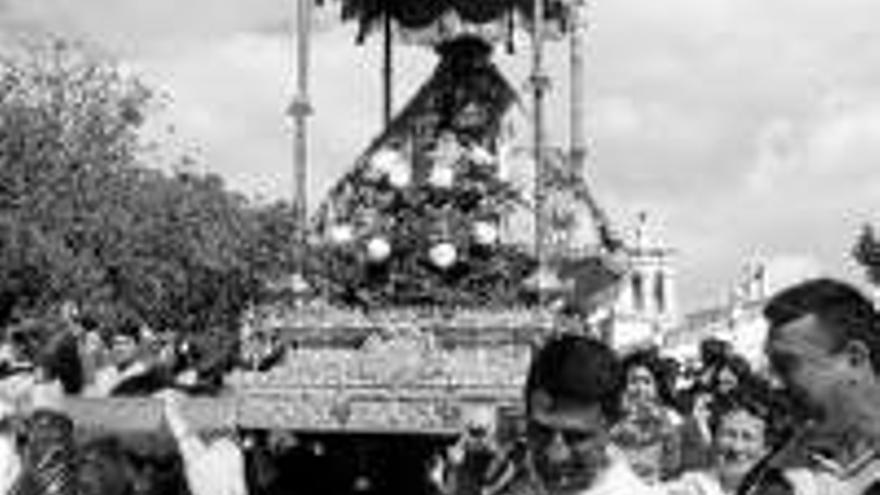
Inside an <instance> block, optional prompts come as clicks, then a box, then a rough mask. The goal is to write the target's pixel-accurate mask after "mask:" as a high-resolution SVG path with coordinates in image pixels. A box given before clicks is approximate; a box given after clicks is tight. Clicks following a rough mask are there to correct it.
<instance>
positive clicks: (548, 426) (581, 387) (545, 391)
mask: <svg viewBox="0 0 880 495" xmlns="http://www.w3.org/2000/svg"><path fill="white" fill-rule="evenodd" d="M623 389H624V377H623V369H622V366H621V364H620V362H619V361H618V359H617V357H616V356H615V354H614V352H613V351H612V350H611V349H609V348H608V347H607V346H606V345H605V344H603V343H602V342H599V341H597V340H593V339H589V338H586V337H581V336H575V335H565V336H561V337H556V338H554V339H552V340H550V341H549V342H548V343H547V344H546V345H545V346H544V347H543V348H541V349H540V350H539V351H538V352H537V354H536V355H535V357H534V359H533V361H532V364H531V366H530V369H529V373H528V377H527V380H526V387H525V401H526V416H527V425H526V444H527V455H526V463H525V464H526V469H525V471H524V476H522V477H520V479H519V480H517V482H515V483H514V485H513V486H512V488H511V492H513V493H518V494H519V493H522V494H525V493H547V494H550V495H562V494H571V495H598V494H602V495H617V494H620V495H641V494H649V493H654V492H653V491H652V489H651V488H649V487H647V486H646V485H645V484H644V483H643V482H642V481H641V480H639V478H638V477H637V476H636V475H635V473H633V471H632V469H631V468H630V467H629V465H628V464H627V462H626V459H625V456H624V455H623V454H622V453H621V452H620V451H619V450H617V449H616V448H615V447H613V446H612V445H611V442H610V430H611V428H612V427H613V426H614V424H615V423H616V422H617V421H618V419H619V418H620V416H621V400H622V394H623Z"/></svg>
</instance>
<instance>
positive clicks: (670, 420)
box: [611, 350, 681, 484]
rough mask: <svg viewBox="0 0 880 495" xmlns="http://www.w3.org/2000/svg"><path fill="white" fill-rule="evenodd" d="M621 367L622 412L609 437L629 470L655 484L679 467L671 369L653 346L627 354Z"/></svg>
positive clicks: (678, 443) (676, 422) (677, 431)
mask: <svg viewBox="0 0 880 495" xmlns="http://www.w3.org/2000/svg"><path fill="white" fill-rule="evenodd" d="M624 369H625V371H626V390H625V392H624V400H623V407H624V416H623V419H622V420H621V421H620V423H618V425H617V426H616V427H615V428H614V430H613V431H612V433H611V434H612V439H613V441H614V443H615V444H616V445H617V446H618V447H619V448H620V449H621V450H622V451H623V452H624V454H625V455H626V457H627V459H628V460H629V462H630V464H631V465H632V467H633V470H634V471H635V472H636V473H637V474H638V475H639V476H640V477H641V478H642V479H643V480H644V481H646V482H648V483H651V484H655V483H658V482H660V481H661V480H663V479H667V478H669V477H671V476H673V475H674V474H676V473H677V472H678V468H679V454H680V427H681V417H680V416H679V414H678V413H677V412H676V411H675V409H674V400H673V393H672V384H673V376H672V373H673V372H674V370H672V369H671V368H670V367H669V366H668V365H667V363H665V362H664V361H663V360H662V359H661V358H660V356H659V354H658V353H657V351H656V350H644V351H638V352H636V353H634V354H632V355H630V356H628V357H627V358H626V359H624Z"/></svg>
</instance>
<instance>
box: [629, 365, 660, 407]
mask: <svg viewBox="0 0 880 495" xmlns="http://www.w3.org/2000/svg"><path fill="white" fill-rule="evenodd" d="M626 392H627V395H628V396H629V397H630V398H631V399H634V400H636V401H650V400H654V399H655V398H657V381H656V380H655V379H654V375H652V374H651V371H650V370H648V368H645V367H644V366H635V367H633V368H631V369H630V370H629V373H627V381H626Z"/></svg>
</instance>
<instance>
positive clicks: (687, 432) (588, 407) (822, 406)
mask: <svg viewBox="0 0 880 495" xmlns="http://www.w3.org/2000/svg"><path fill="white" fill-rule="evenodd" d="M764 315H765V318H766V319H767V321H768V323H769V326H770V330H769V334H768V338H767V342H766V354H767V356H766V357H767V361H768V363H769V369H768V370H754V369H751V367H750V366H749V363H748V362H746V361H745V360H744V359H742V358H741V357H739V356H736V355H735V354H733V353H731V352H729V350H727V349H725V346H724V345H723V344H722V343H720V342H716V341H707V342H704V343H703V346H702V349H701V351H702V352H701V354H702V355H701V363H700V366H699V367H697V369H696V370H693V369H692V370H684V369H681V366H679V363H676V362H675V361H673V360H670V359H665V358H663V357H661V354H660V352H658V351H657V350H646V351H638V352H636V353H634V354H630V355H628V356H618V355H617V354H616V353H615V352H614V351H613V350H611V349H610V348H608V347H607V346H606V345H605V344H603V343H602V342H600V341H597V340H593V339H590V338H588V337H584V336H578V335H573V334H568V335H563V336H561V337H559V338H555V339H553V340H551V341H549V342H547V343H546V344H545V345H544V346H543V348H542V349H541V350H540V351H539V352H538V353H537V355H536V356H535V357H534V360H533V362H532V364H531V367H530V370H529V374H528V378H527V382H526V387H525V394H524V399H525V406H526V407H525V408H526V418H525V428H524V429H525V431H524V433H523V436H522V441H521V442H520V443H519V444H517V445H516V446H515V448H504V447H501V446H499V445H497V444H496V443H495V442H493V441H492V439H491V438H485V437H483V436H479V437H477V436H475V435H474V432H471V431H468V432H465V433H464V434H463V438H465V440H464V441H461V442H459V443H457V444H456V445H455V446H454V448H452V449H450V450H449V452H448V453H447V455H446V456H444V458H443V460H442V462H441V463H439V464H438V465H436V466H434V469H432V471H431V480H432V483H433V484H434V486H435V487H436V490H437V492H438V493H442V494H466V495H477V494H479V495H496V494H537V493H549V494H578V495H599V494H601V495H615V494H620V495H624V494H626V495H629V494H633V495H638V494H658V495H733V494H742V495H783V494H790V495H820V494H827V495H832V494H835V495H836V494H839V495H877V494H880V380H878V373H880V313H878V310H877V308H876V307H875V306H874V304H873V303H872V301H871V300H870V299H868V298H867V297H865V296H864V295H863V294H862V293H860V292H859V291H858V290H857V289H855V288H853V287H852V286H850V285H848V284H846V283H843V282H840V281H836V280H831V279H817V280H810V281H807V282H804V283H801V284H799V285H796V286H793V287H790V288H788V289H785V290H783V291H782V292H780V293H778V294H776V295H775V296H774V297H773V298H771V299H770V301H769V302H768V303H767V305H766V307H765V308H764ZM468 445H470V446H471V448H470V449H467V448H465V449H464V453H463V452H462V446H468ZM487 452H491V453H492V454H491V455H488V454H487Z"/></svg>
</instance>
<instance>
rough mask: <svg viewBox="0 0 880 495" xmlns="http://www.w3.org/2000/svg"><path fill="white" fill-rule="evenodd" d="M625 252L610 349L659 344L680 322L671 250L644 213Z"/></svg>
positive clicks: (672, 250)
mask: <svg viewBox="0 0 880 495" xmlns="http://www.w3.org/2000/svg"><path fill="white" fill-rule="evenodd" d="M626 249H627V251H628V253H629V261H630V270H629V272H628V273H627V275H626V277H625V278H624V280H623V281H622V282H621V287H620V293H619V295H618V299H617V302H616V304H615V307H614V313H615V314H614V331H613V345H614V346H615V347H617V348H621V347H623V348H630V347H641V346H648V345H653V344H659V343H660V342H661V341H662V337H663V334H664V333H665V332H666V331H668V330H669V329H670V328H672V327H674V326H675V325H676V324H677V323H678V322H679V319H680V314H679V307H678V295H677V289H676V271H675V250H674V249H672V248H671V247H669V246H668V245H667V244H666V242H665V241H664V240H663V239H662V236H661V235H660V234H659V232H658V228H657V226H656V225H654V224H653V223H652V222H651V221H650V220H649V218H648V215H647V214H646V213H644V212H642V213H640V214H639V215H638V219H637V222H636V226H635V228H634V229H633V231H632V233H631V235H630V239H628V241H627V246H626Z"/></svg>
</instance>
